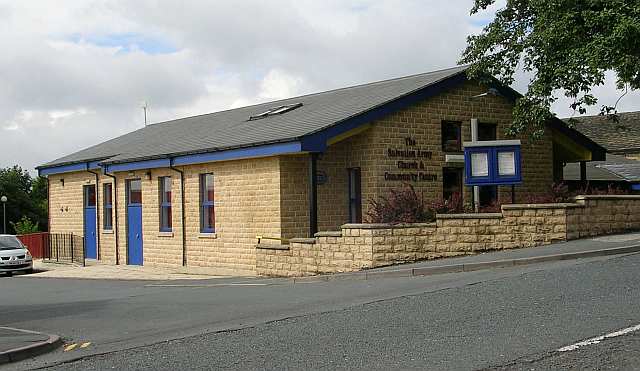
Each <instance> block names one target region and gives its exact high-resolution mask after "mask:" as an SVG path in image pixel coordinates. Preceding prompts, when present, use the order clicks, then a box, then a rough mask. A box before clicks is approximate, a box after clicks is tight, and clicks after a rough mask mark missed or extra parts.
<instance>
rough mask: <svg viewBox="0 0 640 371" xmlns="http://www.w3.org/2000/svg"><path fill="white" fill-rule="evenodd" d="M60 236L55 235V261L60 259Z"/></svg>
mask: <svg viewBox="0 0 640 371" xmlns="http://www.w3.org/2000/svg"><path fill="white" fill-rule="evenodd" d="M59 237H60V236H58V235H56V261H57V262H58V261H60V243H59V242H60V239H59Z"/></svg>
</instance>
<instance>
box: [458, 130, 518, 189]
mask: <svg viewBox="0 0 640 371" xmlns="http://www.w3.org/2000/svg"><path fill="white" fill-rule="evenodd" d="M501 152H511V153H513V154H514V161H515V164H514V165H515V167H514V170H515V172H514V174H510V175H500V173H499V171H498V154H499V153H501ZM474 153H486V154H487V164H488V170H489V171H488V175H486V176H471V155H472V154H474ZM464 169H465V181H464V184H465V185H467V186H476V185H477V186H482V185H515V184H521V183H522V163H521V154H520V141H519V140H505V141H485V142H472V143H465V144H464Z"/></svg>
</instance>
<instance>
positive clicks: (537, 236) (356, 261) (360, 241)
mask: <svg viewBox="0 0 640 371" xmlns="http://www.w3.org/2000/svg"><path fill="white" fill-rule="evenodd" d="M630 230H640V196H578V197H576V202H575V203H561V204H540V205H529V204H520V205H518V204H513V205H503V206H502V212H501V213H490V214H450V215H446V214H445V215H438V216H437V218H436V222H435V223H430V224H404V225H393V226H392V225H386V224H345V225H343V226H342V227H341V230H340V231H339V232H321V233H319V234H317V235H316V237H315V238H311V239H301V240H298V239H294V240H292V241H291V243H290V244H289V245H277V246H274V245H268V244H261V245H258V246H257V249H256V253H257V258H256V259H257V272H258V274H260V275H269V276H305V275H314V274H321V273H335V272H350V271H356V270H361V269H366V268H375V267H381V266H385V265H391V264H398V263H406V262H413V261H417V260H425V259H433V258H440V257H450V256H456V255H465V254H473V253H478V252H482V251H489V250H501V249H514V248H522V247H534V246H540V245H548V244H551V243H554V242H561V241H567V240H571V239H576V238H581V237H587V236H596V235H603V234H611V233H619V232H624V231H630Z"/></svg>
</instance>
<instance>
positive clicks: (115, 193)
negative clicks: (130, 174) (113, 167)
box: [104, 172, 120, 265]
mask: <svg viewBox="0 0 640 371" xmlns="http://www.w3.org/2000/svg"><path fill="white" fill-rule="evenodd" d="M104 175H106V176H108V177H109V178H111V179H113V191H112V194H111V199H112V200H113V210H115V223H114V225H113V234H114V237H115V240H116V265H119V264H120V253H119V250H120V249H118V179H116V177H115V175H111V174H108V173H106V172H105V173H104Z"/></svg>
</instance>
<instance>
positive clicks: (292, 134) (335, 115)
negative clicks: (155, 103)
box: [41, 66, 466, 167]
mask: <svg viewBox="0 0 640 371" xmlns="http://www.w3.org/2000/svg"><path fill="white" fill-rule="evenodd" d="M465 69H466V67H465V66H461V67H454V68H449V69H445V70H440V71H434V72H428V73H424V74H419V75H413V76H407V77H402V78H397V79H392V80H386V81H380V82H374V83H369V84H364V85H358V86H353V87H348V88H342V89H337V90H331V91H326V92H322V93H316V94H309V95H304V96H300V97H295V98H289V99H284V100H280V101H276V102H269V103H262V104H257V105H253V106H248V107H243V108H237V109H232V110H227V111H221V112H215V113H210V114H205V115H200V116H193V117H187V118H182V119H177V120H172V121H167V122H163V123H158V124H153V125H149V126H147V127H145V128H142V129H139V130H136V131H134V132H131V133H128V134H125V135H123V136H120V137H117V138H115V139H111V140H109V141H106V142H103V143H100V144H98V145H95V146H93V147H89V148H86V149H83V150H81V151H78V152H76V153H73V154H70V155H68V156H64V157H61V158H59V159H57V160H55V161H52V162H49V163H47V164H45V165H42V166H41V167H51V166H56V165H64V164H71V163H78V162H86V161H95V160H106V161H107V162H125V161H133V160H143V159H148V158H155V157H162V156H166V155H174V154H188V153H197V152H205V151H217V150H224V149H231V148H241V147H249V146H254V145H260V144H267V143H278V142H287V141H291V140H296V139H298V138H300V137H303V136H305V135H309V134H312V133H315V132H317V131H320V130H322V129H325V128H327V127H330V126H332V125H334V124H336V123H339V122H341V121H343V120H345V119H348V118H350V117H352V116H356V115H358V114H361V113H363V112H366V111H368V110H371V109H373V108H375V107H378V106H380V105H383V104H385V103H388V102H390V101H393V100H395V99H397V98H399V97H402V96H405V95H407V94H410V93H412V92H415V91H416V90H419V89H422V88H424V87H426V86H429V85H433V84H436V83H437V82H440V81H442V80H445V79H447V78H450V77H452V76H455V75H458V74H461V73H464V71H465ZM296 103H302V104H303V105H302V106H301V107H300V108H297V109H295V110H293V111H290V112H287V113H284V114H282V115H274V116H270V117H266V118H262V119H258V120H251V121H250V120H249V117H250V116H255V115H258V114H260V113H262V112H264V111H266V110H268V109H270V108H273V107H277V106H282V105H289V104H296Z"/></svg>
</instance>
